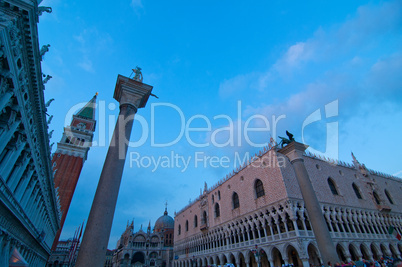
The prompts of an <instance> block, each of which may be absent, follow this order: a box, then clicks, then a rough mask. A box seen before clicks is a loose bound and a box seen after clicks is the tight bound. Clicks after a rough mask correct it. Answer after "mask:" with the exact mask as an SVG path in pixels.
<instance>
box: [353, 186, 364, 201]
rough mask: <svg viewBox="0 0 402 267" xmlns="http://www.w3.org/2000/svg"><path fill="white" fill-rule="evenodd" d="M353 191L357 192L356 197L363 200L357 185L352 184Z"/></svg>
mask: <svg viewBox="0 0 402 267" xmlns="http://www.w3.org/2000/svg"><path fill="white" fill-rule="evenodd" d="M352 187H353V191H355V194H356V197H357V198H358V199H362V195H361V194H360V190H359V188H358V187H357V185H356V184H355V183H353V184H352Z"/></svg>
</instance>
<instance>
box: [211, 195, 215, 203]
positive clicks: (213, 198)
mask: <svg viewBox="0 0 402 267" xmlns="http://www.w3.org/2000/svg"><path fill="white" fill-rule="evenodd" d="M214 202H215V197H214V195H212V204H214Z"/></svg>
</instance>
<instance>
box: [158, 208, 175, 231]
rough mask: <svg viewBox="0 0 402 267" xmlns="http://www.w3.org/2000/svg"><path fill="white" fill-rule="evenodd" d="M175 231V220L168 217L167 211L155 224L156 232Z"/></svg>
mask: <svg viewBox="0 0 402 267" xmlns="http://www.w3.org/2000/svg"><path fill="white" fill-rule="evenodd" d="M170 229H174V220H173V218H172V217H170V216H169V215H168V212H167V209H165V212H164V213H163V216H161V217H159V218H158V219H157V220H156V222H155V227H154V231H155V232H162V230H164V231H166V230H170Z"/></svg>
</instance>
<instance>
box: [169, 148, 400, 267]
mask: <svg viewBox="0 0 402 267" xmlns="http://www.w3.org/2000/svg"><path fill="white" fill-rule="evenodd" d="M352 156H353V154H352ZM303 159H304V165H305V167H306V169H307V172H308V175H309V177H310V180H311V183H312V186H313V189H314V191H315V192H316V196H317V198H318V201H319V204H320V207H321V211H322V216H324V218H325V221H326V224H327V226H328V230H329V233H330V236H331V239H332V242H333V243H334V246H335V248H336V252H337V255H338V257H339V259H340V261H350V260H359V259H362V258H364V259H370V260H372V259H379V258H380V257H384V256H394V257H401V253H402V243H401V241H398V239H396V238H395V237H394V236H391V235H389V234H388V228H389V227H390V226H394V227H395V229H397V231H399V233H401V231H402V194H401V192H402V180H401V179H400V178H398V177H393V176H391V175H386V174H382V173H378V172H376V171H373V170H369V169H367V168H366V167H365V166H364V165H362V164H360V163H359V162H358V161H357V160H356V159H355V158H354V156H353V164H347V163H344V162H338V161H334V160H328V159H324V158H320V157H317V156H315V155H311V154H309V153H307V154H305V155H304V156H303ZM310 216H314V215H312V214H309V213H308V210H307V209H306V205H305V202H304V199H303V197H302V194H301V191H300V188H299V185H298V181H297V180H296V176H295V172H294V170H293V168H292V165H291V164H290V162H289V160H288V158H287V157H285V156H284V155H282V154H280V153H279V152H278V151H277V150H276V149H275V148H271V149H269V148H266V149H264V151H261V152H260V153H259V154H258V155H255V157H254V158H253V159H252V160H251V163H249V164H244V165H243V166H241V167H239V168H238V169H237V170H235V171H234V172H233V173H231V174H230V175H228V176H227V177H226V178H224V179H222V180H221V181H220V182H219V183H218V184H216V185H215V186H213V187H211V188H207V186H206V185H205V189H204V191H203V193H202V194H201V195H200V196H199V197H198V198H197V199H196V200H195V201H193V202H192V203H190V204H189V205H187V206H186V207H184V208H183V209H182V210H181V211H179V212H178V213H177V214H176V216H175V236H174V239H175V244H174V259H175V260H174V263H173V266H175V267H190V266H191V267H196V266H197V267H200V266H203V267H204V266H208V265H212V264H216V265H221V264H225V263H233V264H234V265H235V266H241V267H246V266H247V267H250V266H263V267H266V266H281V265H282V264H293V265H295V266H305V267H307V266H310V264H311V265H313V266H318V265H320V264H321V263H322V261H321V256H320V252H319V248H318V247H317V242H316V239H315V235H314V232H313V231H312V227H311V224H310V218H311V217H310ZM315 216H317V215H315ZM318 216H320V214H318ZM333 264H334V263H333Z"/></svg>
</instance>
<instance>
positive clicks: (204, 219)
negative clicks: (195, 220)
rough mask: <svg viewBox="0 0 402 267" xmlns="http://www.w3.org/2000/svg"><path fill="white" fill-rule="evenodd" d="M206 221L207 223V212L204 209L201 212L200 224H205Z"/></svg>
mask: <svg viewBox="0 0 402 267" xmlns="http://www.w3.org/2000/svg"><path fill="white" fill-rule="evenodd" d="M206 223H207V212H206V211H205V210H204V212H203V213H202V220H201V224H206Z"/></svg>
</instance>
